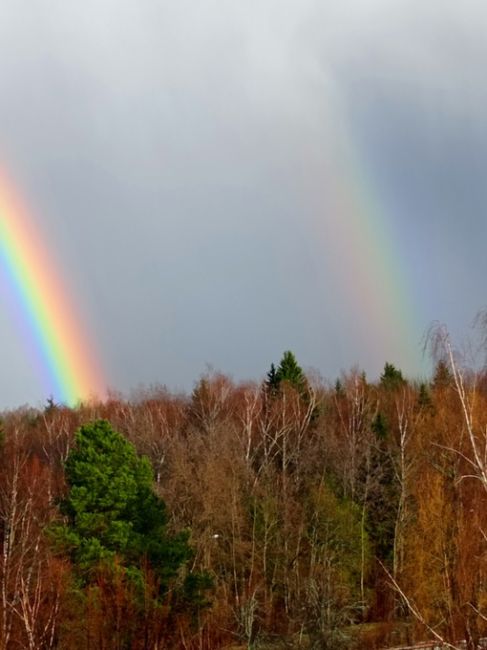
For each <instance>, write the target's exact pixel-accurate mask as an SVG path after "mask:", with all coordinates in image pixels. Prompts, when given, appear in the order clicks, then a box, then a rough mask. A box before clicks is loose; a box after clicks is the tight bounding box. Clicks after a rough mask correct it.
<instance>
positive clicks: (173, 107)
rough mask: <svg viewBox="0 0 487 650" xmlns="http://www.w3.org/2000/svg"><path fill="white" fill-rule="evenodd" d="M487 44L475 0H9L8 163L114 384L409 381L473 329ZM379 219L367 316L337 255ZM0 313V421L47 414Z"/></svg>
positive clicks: (4, 18) (22, 350) (482, 228)
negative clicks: (289, 358) (350, 205)
mask: <svg viewBox="0 0 487 650" xmlns="http://www.w3.org/2000/svg"><path fill="white" fill-rule="evenodd" d="M486 36H487V8H485V7H484V4H483V3H480V2H474V1H470V0H463V2H461V3H459V2H458V1H457V0H455V1H453V0H430V1H429V2H427V3H425V2H424V1H419V0H404V1H402V0H393V1H391V0H333V1H326V0H321V1H320V2H318V1H315V2H314V1H312V0H272V1H271V0H245V2H243V1H238V2H236V1H233V0H218V1H217V0H192V1H191V2H190V1H189V0H165V1H163V0H160V1H156V0H130V1H129V0H84V2H73V1H71V0H49V1H47V0H44V1H41V0H2V2H1V3H0V97H1V102H0V159H2V160H3V161H4V164H5V166H6V167H7V168H8V169H9V171H10V172H11V174H12V176H13V177H14V178H15V181H16V183H17V185H18V186H19V188H21V190H22V193H23V194H24V195H25V197H26V198H27V199H28V202H29V205H30V206H31V208H32V211H33V213H34V214H35V215H36V220H37V222H38V227H39V229H40V230H41V231H42V233H43V235H44V238H45V240H46V241H47V242H48V243H49V246H50V249H51V250H52V253H53V254H54V255H55V256H56V259H57V260H58V265H59V268H60V269H62V273H63V275H64V277H65V281H66V283H67V284H68V286H69V287H70V288H71V292H72V294H73V296H74V298H75V302H76V303H77V306H78V309H79V311H80V312H81V313H82V314H83V317H84V318H85V327H86V329H87V331H90V332H91V333H92V338H93V341H94V345H95V346H96V349H97V354H99V356H100V361H101V366H102V367H103V368H104V369H105V373H106V377H107V381H108V383H109V384H110V386H111V387H112V388H114V389H118V390H122V391H129V390H130V389H132V388H136V387H137V386H139V385H140V384H146V385H149V384H152V383H165V384H167V385H168V386H169V387H171V388H183V389H190V388H191V386H192V384H193V382H194V381H195V380H196V379H197V378H198V376H199V375H200V374H201V373H202V372H204V370H205V364H207V363H209V364H211V365H212V366H214V367H215V368H217V369H220V370H222V371H224V372H226V373H228V374H230V375H232V376H233V377H235V378H236V379H244V378H256V379H259V378H261V377H262V376H263V375H264V373H265V372H266V371H267V369H268V366H269V365H270V363H271V362H272V361H275V362H276V361H279V358H280V356H281V354H282V352H283V350H286V349H292V350H293V351H295V353H296V355H297V357H298V360H299V361H300V362H301V364H302V365H303V366H305V367H307V368H309V367H314V368H317V369H318V370H319V371H320V372H321V373H322V374H323V375H324V376H325V377H327V378H329V379H334V378H335V377H336V376H337V375H338V374H339V373H340V371H341V370H342V369H345V370H346V369H349V368H350V367H351V366H353V365H354V364H358V365H359V366H360V367H362V368H364V369H365V370H366V371H367V373H368V374H369V376H371V377H376V376H377V375H378V373H379V372H380V369H381V368H382V366H383V365H384V362H385V361H386V360H388V361H391V362H393V363H396V364H397V365H398V366H400V367H401V368H403V370H405V372H406V373H407V374H409V375H411V376H414V375H417V374H419V373H421V372H424V362H423V360H422V348H421V337H422V335H423V334H424V332H425V330H426V329H427V328H428V326H429V325H430V324H431V322H432V321H434V320H439V321H442V322H445V323H447V324H448V326H449V327H450V329H451V330H452V332H453V333H454V335H455V336H458V337H461V336H463V335H464V334H465V333H466V332H467V329H468V327H469V325H470V323H471V321H472V319H473V317H474V316H475V314H476V312H477V311H478V310H479V309H481V308H482V307H484V306H485V304H486V303H487V300H486V292H485V277H486V271H487V256H486V254H485V244H486V241H487V238H486V235H487V219H486V217H485V214H484V210H485V205H486V198H487V196H486V195H487V182H486V180H487V179H486V170H487V128H486V127H487V87H486V84H485V61H486V60H487V56H486V55H487V51H486V50H487V38H486ZM347 156H348V157H350V158H347ZM352 158H353V162H352V160H351V159H352ZM347 160H348V162H347ZM352 168H353V169H354V170H355V171H354V172H353V173H352V171H351V170H352ZM358 177H360V179H361V185H362V190H363V188H364V187H366V189H367V195H368V197H369V198H368V202H366V201H365V198H363V200H362V198H361V194H360V189H359V188H358V185H357V183H358V180H357V179H358ZM338 185H340V187H341V192H342V194H345V195H347V194H348V193H350V195H351V196H355V197H356V198H355V205H356V212H357V214H356V215H355V218H356V220H355V221H354V220H353V219H351V216H353V215H350V213H349V212H347V211H346V210H344V211H343V212H340V209H339V206H338V204H337V201H336V196H335V195H336V194H338V190H337V187H338ZM357 197H358V198H357ZM361 211H362V212H363V214H360V212H361ZM350 219H351V220H350ZM347 220H350V222H348V221H347ZM369 221H371V222H372V221H373V222H374V224H375V226H374V227H373V228H372V229H370V230H369V231H368V235H369V238H374V237H377V244H376V246H375V245H374V244H373V242H372V245H371V244H370V241H369V248H368V249H367V250H365V249H364V254H363V258H364V259H363V260H362V262H361V264H362V266H361V267H360V268H359V270H358V273H359V274H360V275H364V276H366V275H367V269H368V262H367V256H369V255H370V257H371V258H372V257H375V258H376V259H375V262H374V263H375V267H374V268H376V275H375V276H374V275H373V274H371V277H370V278H369V292H370V291H372V293H375V294H376V295H375V297H374V298H373V300H372V301H371V302H370V301H369V297H368V296H367V295H365V292H364V295H360V291H359V290H358V289H353V287H352V285H351V278H350V277H349V278H348V279H347V277H346V275H347V272H348V271H347V269H349V268H350V267H351V266H353V257H357V255H356V253H357V249H356V248H354V247H353V246H350V248H349V249H348V248H347V246H346V242H345V241H344V240H345V239H346V238H347V237H348V236H347V237H345V235H344V233H347V232H348V233H349V234H350V233H352V231H353V229H356V230H358V231H360V230H361V227H360V224H361V223H362V224H367V223H368V222H369ZM354 224H355V225H354ZM357 224H358V225H357ZM364 227H365V226H364ZM352 234H353V233H352ZM363 235H364V232H356V233H355V238H356V240H357V241H360V238H361V237H362V236H363ZM340 238H341V241H339V239H340ZM384 242H385V243H384ZM384 247H386V248H387V249H388V250H384ZM338 250H339V251H340V256H339V257H338V253H337V251H338ZM382 256H383V259H382ZM358 257H360V255H359V256H358ZM364 260H365V261H364ZM371 266H373V264H372V259H371ZM377 269H379V270H380V269H382V271H383V273H384V274H385V275H387V276H390V282H389V292H390V293H394V291H396V292H397V296H396V300H395V301H391V300H389V301H385V302H384V304H381V302H380V301H381V297H382V291H381V289H380V288H378V289H377V292H374V291H373V287H374V283H376V282H377ZM0 272H1V269H0ZM352 279H353V278H352ZM396 282H397V286H396V284H395V283H396ZM3 283H4V281H3ZM1 287H2V283H1V282H0V288H1ZM2 296H3V298H2ZM0 300H2V301H3V302H2V309H1V313H0V340H1V341H2V368H3V371H2V374H1V375H0V406H9V407H10V406H15V405H19V404H23V403H26V402H28V403H31V404H39V403H42V402H43V401H44V399H45V398H46V397H47V395H46V391H47V390H48V388H47V387H46V386H45V385H43V384H42V382H41V381H40V378H39V376H37V374H36V372H35V371H33V370H32V360H31V359H30V358H29V354H30V351H29V353H27V349H26V346H25V342H24V341H23V340H22V336H21V335H19V333H18V328H17V327H16V324H15V321H14V318H13V317H12V314H11V313H10V312H11V308H10V306H9V304H8V300H7V299H6V297H5V291H3V293H0ZM398 307H399V308H398ZM394 310H396V312H395V311H394ZM381 323H382V324H381ZM377 324H379V325H380V324H381V325H380V327H377ZM388 330H390V331H391V333H390V335H389V334H388V333H387V331H388ZM392 330H394V334H393V333H392Z"/></svg>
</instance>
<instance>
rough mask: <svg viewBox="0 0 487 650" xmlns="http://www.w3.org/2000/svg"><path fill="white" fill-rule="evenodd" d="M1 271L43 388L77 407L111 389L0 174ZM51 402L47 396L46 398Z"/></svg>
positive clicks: (49, 257)
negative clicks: (41, 378)
mask: <svg viewBox="0 0 487 650" xmlns="http://www.w3.org/2000/svg"><path fill="white" fill-rule="evenodd" d="M0 270H1V271H2V272H3V274H4V276H5V278H6V281H7V283H8V286H9V289H10V290H11V293H12V294H13V296H14V299H15V303H16V306H17V307H18V310H19V311H20V313H21V317H22V321H23V325H25V327H24V329H25V332H26V333H27V335H28V336H29V338H30V339H31V340H30V341H28V342H27V341H26V344H27V347H28V346H29V345H30V347H31V348H32V349H33V350H34V351H35V353H36V355H37V359H35V362H36V363H37V364H38V365H39V366H40V368H41V369H42V373H43V375H44V382H45V386H43V389H44V390H46V391H48V394H50V395H52V397H53V398H54V399H55V400H56V401H60V402H62V403H65V404H69V405H74V404H76V403H77V402H78V401H79V400H84V399H88V398H90V397H95V396H101V395H103V394H104V393H105V390H106V387H105V384H104V380H103V375H102V373H101V372H100V369H99V364H98V362H97V355H96V354H95V353H94V347H93V345H92V344H91V342H90V341H89V340H88V338H87V336H86V334H85V332H84V331H83V329H82V327H81V326H80V323H81V319H80V318H79V317H78V316H77V314H76V311H75V309H74V307H73V305H72V304H71V300H70V299H69V294H68V292H67V290H66V288H65V287H64V286H63V283H62V282H61V279H60V277H61V272H60V270H59V269H58V268H57V266H56V264H55V263H54V260H53V257H52V254H51V253H50V252H49V251H48V248H47V247H46V245H45V244H44V242H43V241H42V237H41V235H40V233H39V232H38V230H37V229H36V226H35V222H34V219H33V218H32V217H31V216H30V215H29V213H28V211H27V209H26V207H25V205H24V202H23V201H22V200H20V197H19V195H18V193H17V192H16V190H15V187H14V185H13V183H12V182H11V180H10V179H9V178H8V176H7V174H6V173H5V172H4V171H0ZM46 397H47V395H46Z"/></svg>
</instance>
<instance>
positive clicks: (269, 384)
mask: <svg viewBox="0 0 487 650" xmlns="http://www.w3.org/2000/svg"><path fill="white" fill-rule="evenodd" d="M278 390H279V380H278V378H277V371H276V366H275V365H274V364H273V363H271V368H270V370H269V372H268V373H267V377H266V380H265V391H266V393H267V394H268V395H271V396H274V395H276V394H277V392H278Z"/></svg>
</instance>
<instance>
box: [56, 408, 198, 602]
mask: <svg viewBox="0 0 487 650" xmlns="http://www.w3.org/2000/svg"><path fill="white" fill-rule="evenodd" d="M65 470H66V482H67V484H68V488H69V490H68V494H67V495H66V498H65V499H64V501H62V503H61V512H62V513H63V514H64V515H65V523H64V525H62V526H60V527H58V528H57V529H56V530H55V534H54V536H55V538H56V539H57V541H58V542H61V544H62V546H63V547H64V548H65V549H67V550H68V551H69V554H70V556H71V559H72V561H73V563H74V566H75V568H76V570H77V572H78V574H79V575H80V577H81V578H82V579H83V580H84V581H89V580H90V575H91V572H92V571H94V570H96V569H97V568H99V567H100V566H105V567H107V566H108V567H109V566H110V565H114V564H115V563H116V565H117V567H118V568H119V569H120V568H121V569H122V570H125V572H126V573H127V575H132V576H135V577H136V578H137V576H138V578H137V579H138V580H140V578H141V571H140V567H141V566H142V564H143V561H144V562H145V561H148V562H149V564H150V566H151V568H152V570H153V571H154V572H155V574H156V575H157V577H158V579H159V581H160V584H161V589H162V590H164V589H166V588H167V585H168V582H169V581H170V579H171V578H172V577H174V576H175V574H176V572H177V570H178V568H179V567H180V566H181V565H183V564H184V563H185V562H186V561H187V560H188V559H189V557H190V555H191V551H190V548H189V546H188V543H187V535H186V534H179V535H176V536H168V535H167V533H166V520H167V515H166V508H165V504H164V502H163V501H162V499H160V498H159V497H158V496H157V495H156V494H155V492H154V490H153V486H152V481H153V476H152V469H151V466H150V463H149V461H148V459H147V458H143V457H140V456H138V455H137V453H136V451H135V448H134V447H133V445H132V444H131V443H129V442H128V441H127V440H125V439H124V438H123V437H122V436H121V435H120V434H119V433H117V432H116V431H114V429H113V428H112V427H111V425H110V423H109V422H107V421H104V420H99V421H97V422H94V423H93V424H87V425H85V426H82V427H81V428H80V429H79V430H78V432H77V434H76V441H75V446H74V448H73V449H72V450H71V452H70V453H69V456H68V458H67V461H66V466H65Z"/></svg>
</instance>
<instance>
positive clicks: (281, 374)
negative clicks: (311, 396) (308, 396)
mask: <svg viewBox="0 0 487 650" xmlns="http://www.w3.org/2000/svg"><path fill="white" fill-rule="evenodd" d="M276 380H277V382H278V383H279V384H281V383H282V382H284V381H286V382H287V383H288V384H290V385H291V386H293V387H294V388H296V389H297V390H298V391H299V392H303V391H305V390H306V388H307V381H306V377H305V375H304V372H303V370H302V368H301V366H299V365H298V362H297V361H296V357H295V356H294V354H293V353H292V352H291V351H290V350H287V351H286V352H284V354H283V355H282V359H281V363H280V364H279V367H278V369H277V372H276Z"/></svg>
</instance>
